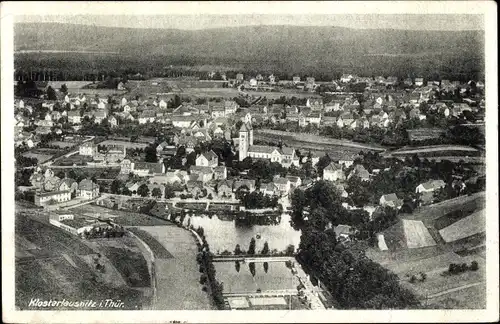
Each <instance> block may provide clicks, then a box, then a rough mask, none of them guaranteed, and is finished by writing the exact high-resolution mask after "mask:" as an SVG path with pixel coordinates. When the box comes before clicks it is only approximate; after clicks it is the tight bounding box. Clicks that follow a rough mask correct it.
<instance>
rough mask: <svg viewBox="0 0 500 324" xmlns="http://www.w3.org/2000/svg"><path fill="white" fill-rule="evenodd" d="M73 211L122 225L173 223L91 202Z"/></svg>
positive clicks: (72, 210)
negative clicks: (107, 219)
mask: <svg viewBox="0 0 500 324" xmlns="http://www.w3.org/2000/svg"><path fill="white" fill-rule="evenodd" d="M71 212H72V213H74V214H75V215H77V214H79V215H85V216H91V217H104V218H109V219H111V220H112V221H113V222H115V223H117V224H120V225H122V226H155V225H172V223H170V222H168V221H166V220H162V219H159V218H155V217H151V216H148V215H145V214H140V213H134V212H129V211H124V210H115V209H108V208H105V207H101V206H97V205H93V204H89V205H85V206H80V207H76V208H72V209H71Z"/></svg>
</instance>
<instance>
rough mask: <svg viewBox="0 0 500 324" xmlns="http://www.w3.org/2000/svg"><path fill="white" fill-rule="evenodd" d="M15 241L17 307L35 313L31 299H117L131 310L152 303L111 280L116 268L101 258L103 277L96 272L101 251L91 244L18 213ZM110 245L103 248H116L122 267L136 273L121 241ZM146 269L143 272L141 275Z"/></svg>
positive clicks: (131, 289)
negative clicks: (112, 246) (111, 246)
mask: <svg viewBox="0 0 500 324" xmlns="http://www.w3.org/2000/svg"><path fill="white" fill-rule="evenodd" d="M16 237H18V239H17V240H16V305H17V306H18V307H20V309H35V308H33V307H30V306H29V301H30V300H31V298H40V299H42V300H43V299H50V298H53V299H63V298H66V299H68V300H88V299H106V298H109V297H110V296H113V298H116V299H121V300H122V301H123V302H124V303H125V309H130V310H133V309H142V308H143V306H144V305H145V304H147V303H149V300H148V298H147V297H146V296H145V295H144V292H145V291H139V290H135V289H133V288H132V287H130V286H127V285H125V284H124V282H123V281H121V280H120V279H118V278H119V277H117V276H113V275H111V276H110V274H113V273H115V274H116V273H117V270H116V268H115V267H114V265H113V264H112V263H110V262H109V259H107V258H104V259H102V264H103V265H104V266H105V269H106V271H105V273H101V272H99V271H97V270H96V269H95V267H94V266H93V261H91V260H92V258H93V257H94V256H96V255H97V251H96V250H94V249H93V246H92V243H90V244H88V243H89V242H84V241H83V240H81V239H79V238H77V237H76V236H73V235H71V234H69V233H67V232H65V231H62V230H60V229H57V228H55V227H53V226H52V225H49V224H46V223H43V222H40V221H38V220H34V219H31V218H30V217H27V216H23V215H20V214H17V215H16ZM111 241H113V242H112V243H108V242H106V243H105V244H114V245H116V249H117V250H118V251H116V253H118V255H119V256H120V258H123V261H122V263H124V264H128V265H129V266H131V268H132V269H134V268H133V266H134V263H133V262H130V260H129V259H128V255H127V254H126V253H123V249H124V248H125V244H124V243H123V241H121V240H110V241H109V242H111ZM128 244H129V245H130V244H132V243H131V242H129V243H128ZM89 261H90V262H89ZM138 270H139V269H138ZM143 270H144V269H143V268H141V269H140V271H141V273H142V272H143ZM146 270H147V269H146ZM146 289H148V288H147V287H146ZM60 309H63V308H58V310H60Z"/></svg>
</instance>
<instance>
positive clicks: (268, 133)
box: [254, 129, 385, 152]
mask: <svg viewBox="0 0 500 324" xmlns="http://www.w3.org/2000/svg"><path fill="white" fill-rule="evenodd" d="M254 136H255V138H256V139H263V140H273V139H280V138H281V139H282V140H283V141H284V142H285V143H287V144H289V145H290V146H294V144H295V143H296V144H297V145H300V144H301V143H304V144H305V143H308V144H314V145H318V146H319V147H320V146H321V145H325V146H326V147H329V146H336V147H347V148H355V149H356V150H357V152H359V151H360V150H361V149H368V150H374V151H384V150H385V148H383V147H382V146H380V145H373V144H364V143H356V142H352V141H348V140H338V139H334V138H328V137H324V136H319V135H313V134H304V133H293V132H285V131H279V130H273V129H257V130H255V131H254Z"/></svg>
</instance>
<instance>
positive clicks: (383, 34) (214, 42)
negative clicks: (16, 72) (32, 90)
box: [14, 23, 484, 74]
mask: <svg viewBox="0 0 500 324" xmlns="http://www.w3.org/2000/svg"><path fill="white" fill-rule="evenodd" d="M14 34H15V36H14V43H15V50H16V51H26V50H52V51H53V50H57V51H82V52H117V53H119V55H121V56H122V57H129V58H130V60H136V59H137V58H138V57H139V56H140V57H141V58H166V59H170V60H184V61H185V63H187V64H236V65H245V66H251V67H252V68H257V69H259V68H260V69H262V70H267V69H281V70H289V71H294V72H304V71H305V70H314V71H316V70H317V71H328V72H331V71H336V72H339V71H341V72H351V73H361V72H359V71H360V70H363V71H366V72H368V73H369V72H373V73H374V74H375V73H376V72H378V73H382V72H381V71H385V72H386V73H382V74H391V73H405V72H406V71H416V72H418V73H435V72H436V70H437V71H438V72H437V73H450V72H453V73H463V74H468V73H482V72H483V71H484V68H483V65H484V58H483V56H484V32H483V31H411V30H397V29H390V30H366V29H364V30H363V29H349V28H340V27H312V26H311V27H307V26H306V27H302V26H252V27H231V28H217V29H205V30H175V29H134V28H112V27H100V26H87V25H72V24H59V23H19V24H16V25H15V29H14Z"/></svg>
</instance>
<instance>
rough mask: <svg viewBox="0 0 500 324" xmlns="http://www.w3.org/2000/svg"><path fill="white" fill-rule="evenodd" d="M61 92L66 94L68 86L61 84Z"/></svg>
mask: <svg viewBox="0 0 500 324" xmlns="http://www.w3.org/2000/svg"><path fill="white" fill-rule="evenodd" d="M61 92H62V93H64V94H68V86H67V85H66V83H63V85H62V86H61Z"/></svg>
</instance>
